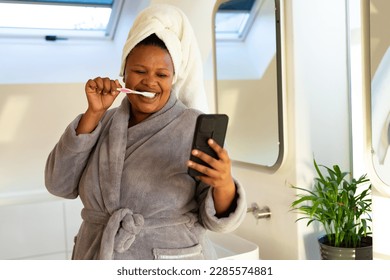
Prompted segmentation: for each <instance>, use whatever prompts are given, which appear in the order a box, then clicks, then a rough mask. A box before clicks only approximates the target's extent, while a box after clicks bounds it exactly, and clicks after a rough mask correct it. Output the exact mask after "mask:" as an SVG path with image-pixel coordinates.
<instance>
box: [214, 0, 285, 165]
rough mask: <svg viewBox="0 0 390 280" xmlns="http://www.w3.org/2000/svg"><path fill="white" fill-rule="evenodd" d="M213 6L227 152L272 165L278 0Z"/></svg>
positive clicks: (277, 108) (277, 113)
mask: <svg viewBox="0 0 390 280" xmlns="http://www.w3.org/2000/svg"><path fill="white" fill-rule="evenodd" d="M216 5H217V6H216V9H215V11H216V13H215V33H214V34H215V42H216V44H215V51H216V55H215V57H216V66H217V67H216V80H217V83H216V85H217V111H218V112H219V113H225V114H227V115H229V118H230V119H229V127H228V133H227V136H226V144H227V147H228V149H229V154H230V157H231V158H232V159H233V160H234V161H238V162H244V163H249V164H256V165H260V166H263V167H267V168H269V167H270V168H275V167H277V166H278V165H279V164H280V163H281V160H282V156H283V130H282V90H281V89H282V87H281V67H280V61H281V60H280V26H279V25H280V24H279V20H280V18H279V12H280V8H279V0H227V1H226V0H222V1H217V4H216Z"/></svg>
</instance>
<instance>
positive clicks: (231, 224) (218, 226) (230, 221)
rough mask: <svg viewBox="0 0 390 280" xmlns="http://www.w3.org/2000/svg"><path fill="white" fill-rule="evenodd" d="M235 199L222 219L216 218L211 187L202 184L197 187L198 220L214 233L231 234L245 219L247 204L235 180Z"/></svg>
mask: <svg viewBox="0 0 390 280" xmlns="http://www.w3.org/2000/svg"><path fill="white" fill-rule="evenodd" d="M235 185H236V197H235V199H234V201H233V203H232V206H231V207H230V209H229V212H228V213H225V215H223V217H217V216H216V210H215V206H214V200H213V189H212V187H209V186H206V185H204V184H203V183H199V185H198V199H199V219H200V222H201V223H202V224H203V226H204V227H205V228H207V229H208V230H211V231H215V232H223V233H225V232H231V231H234V230H235V229H237V228H238V226H239V225H240V224H241V222H242V221H243V219H244V218H245V214H246V209H247V204H246V198H245V192H244V189H243V187H242V186H241V184H240V183H238V182H237V181H236V180H235Z"/></svg>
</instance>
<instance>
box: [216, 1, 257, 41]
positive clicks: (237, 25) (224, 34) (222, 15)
mask: <svg viewBox="0 0 390 280" xmlns="http://www.w3.org/2000/svg"><path fill="white" fill-rule="evenodd" d="M257 2H260V1H259V0H230V1H227V2H224V3H222V4H221V5H220V6H219V8H218V11H217V13H216V15H215V34H216V39H217V40H244V39H245V36H246V34H247V32H248V30H249V28H250V25H251V23H252V19H253V18H254V14H255V13H256V9H255V7H257V6H258V5H255V3H257Z"/></svg>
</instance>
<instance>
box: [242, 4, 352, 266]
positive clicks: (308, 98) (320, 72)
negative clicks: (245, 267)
mask: <svg viewBox="0 0 390 280" xmlns="http://www.w3.org/2000/svg"><path fill="white" fill-rule="evenodd" d="M285 2H286V3H285V17H284V18H285V23H284V28H285V31H284V36H285V41H284V52H285V53H284V67H285V89H284V90H285V106H286V114H285V125H286V155H285V160H284V162H283V164H282V166H281V168H280V169H279V170H277V171H276V172H275V173H273V174H265V173H262V172H260V171H259V170H257V169H256V168H250V167H247V166H244V165H237V166H236V168H235V174H236V176H237V177H239V178H240V179H241V180H242V183H243V184H244V185H245V186H246V188H247V191H248V197H250V198H252V200H256V202H258V203H259V204H260V205H268V206H269V207H270V208H271V211H272V213H273V214H272V218H271V220H269V221H267V220H265V221H259V222H258V223H256V221H255V220H254V218H253V217H250V216H248V217H247V219H246V221H245V222H244V224H243V226H242V227H241V228H240V229H239V233H240V234H241V235H243V236H245V237H247V238H249V239H251V240H252V241H255V242H256V243H258V244H259V245H260V257H261V258H263V259H306V258H308V259H318V258H319V252H318V245H317V241H316V238H317V237H318V233H317V232H316V231H315V229H313V228H309V229H307V228H306V227H305V223H304V222H302V223H299V224H295V223H294V221H295V219H296V218H297V217H296V216H295V214H294V213H291V212H289V205H290V203H291V202H292V200H293V199H294V192H293V191H292V190H291V189H289V185H290V184H298V185H301V186H308V185H310V182H311V179H312V176H313V174H312V173H313V168H312V158H313V155H314V156H315V158H316V160H317V161H318V162H319V163H321V164H326V165H329V164H335V163H337V164H339V165H340V166H341V167H342V168H344V169H350V162H349V151H350V139H349V117H348V84H347V64H346V61H347V53H346V37H345V35H346V33H345V32H346V27H345V24H346V18H345V3H344V1H339V0H331V1H321V0H294V1H285ZM252 200H250V201H249V203H251V202H252Z"/></svg>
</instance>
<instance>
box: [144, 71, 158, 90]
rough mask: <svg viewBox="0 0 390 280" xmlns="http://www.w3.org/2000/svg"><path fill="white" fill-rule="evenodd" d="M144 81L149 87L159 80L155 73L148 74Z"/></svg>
mask: <svg viewBox="0 0 390 280" xmlns="http://www.w3.org/2000/svg"><path fill="white" fill-rule="evenodd" d="M142 83H143V84H144V85H146V86H148V87H152V86H154V85H155V84H156V83H157V81H156V78H155V77H154V76H153V75H151V74H148V75H146V76H145V77H144V78H143V79H142Z"/></svg>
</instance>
